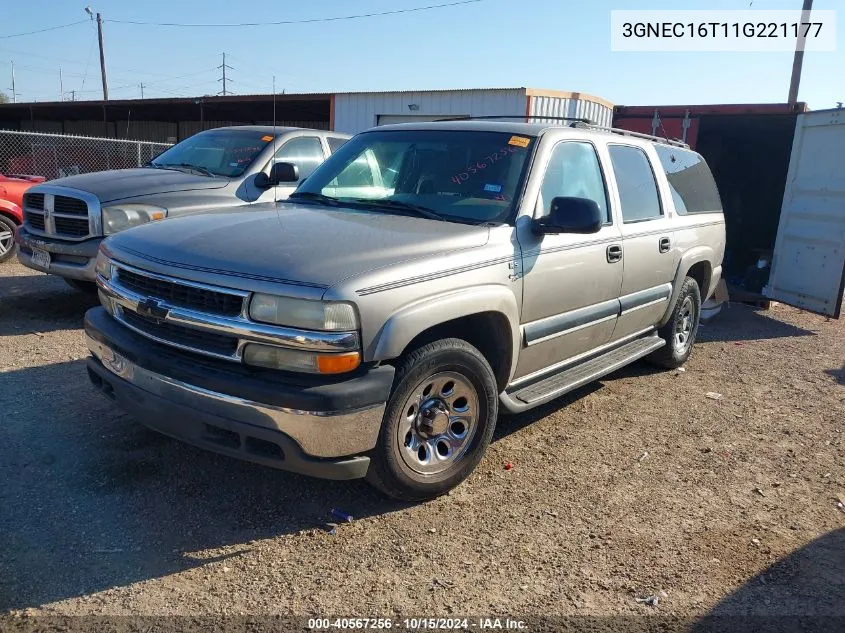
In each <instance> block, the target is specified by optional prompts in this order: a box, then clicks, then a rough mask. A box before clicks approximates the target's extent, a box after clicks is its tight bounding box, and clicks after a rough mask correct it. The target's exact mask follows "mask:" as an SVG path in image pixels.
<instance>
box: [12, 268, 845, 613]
mask: <svg viewBox="0 0 845 633" xmlns="http://www.w3.org/2000/svg"><path fill="white" fill-rule="evenodd" d="M94 303H95V300H94V299H93V298H91V297H86V296H83V295H81V294H78V293H76V292H74V291H72V290H70V289H69V288H68V287H66V286H65V284H64V283H63V282H62V281H61V280H60V279H58V278H55V277H48V276H45V275H41V274H37V273H34V272H33V271H30V270H28V269H26V268H23V267H22V266H20V265H19V264H17V263H6V264H4V265H2V266H0V403H2V424H0V484H2V486H0V613H2V612H6V611H12V612H13V613H15V614H19V613H28V614H62V615H80V614H115V615H117V614H129V613H140V614H151V615H161V614H183V615H201V614H231V615H236V614H265V613H274V614H296V615H305V614H314V615H329V614H331V615H340V616H346V615H360V616H374V615H382V616H394V615H399V614H403V615H411V614H415V615H426V616H446V615H449V614H464V615H471V614H475V615H485V614H500V615H507V614H523V615H538V614H544V615H550V614H551V615H571V614H591V615H619V614H652V615H653V614H664V615H665V614H672V615H677V616H682V617H688V616H701V615H704V614H707V613H717V614H718V613H727V614H730V613H769V614H777V613H792V614H795V613H836V614H839V615H843V616H845V574H843V573H842V569H845V511H843V509H840V508H839V507H837V498H838V499H841V502H842V503H843V504H845V445H843V439H845V436H844V435H843V430H845V368H843V359H845V322H837V321H830V320H826V319H824V318H822V317H818V316H815V315H811V314H807V313H803V312H800V311H798V310H795V309H792V308H790V307H786V306H781V305H775V306H773V307H772V309H771V310H769V311H755V310H752V309H750V308H748V307H746V306H741V305H733V306H730V307H729V308H728V309H725V310H723V312H722V314H721V315H719V316H718V317H717V319H716V320H714V321H713V322H711V323H710V324H708V325H706V326H705V327H704V328H703V329H702V331H701V335H700V343H699V344H698V345H697V346H696V349H695V352H694V354H693V356H692V359H691V360H690V362H689V363H688V364H687V367H686V371H684V372H658V371H655V370H653V369H652V368H650V367H649V366H648V365H645V364H642V363H638V364H636V365H634V366H632V367H630V368H628V369H626V370H624V371H622V372H618V373H616V374H614V375H612V376H610V377H609V378H607V379H605V380H603V381H601V382H599V383H596V384H595V385H592V386H590V387H589V388H586V389H582V390H580V391H578V392H577V393H575V394H571V395H570V396H567V397H565V398H562V399H560V400H558V401H555V402H554V403H551V404H550V405H547V406H545V407H543V408H541V409H540V410H537V411H533V412H530V413H528V414H526V415H521V416H517V417H506V418H504V419H502V420H501V421H500V423H499V426H498V429H497V434H496V439H495V441H494V443H493V445H492V446H491V448H490V450H489V451H488V453H487V456H486V457H485V459H484V460H483V462H482V463H481V465H480V466H479V468H478V469H477V471H476V472H475V473H474V474H473V475H472V476H471V477H470V479H469V480H468V481H467V482H466V483H464V484H463V485H462V486H460V487H459V488H458V489H457V490H455V491H453V492H452V494H450V495H448V496H445V497H442V498H440V499H438V500H436V501H432V502H429V503H425V504H417V505H399V504H396V503H393V502H389V501H386V500H384V499H382V498H381V497H380V496H379V495H378V494H377V493H375V492H374V491H372V490H371V489H370V488H369V487H367V486H366V485H365V484H364V483H362V482H328V481H319V480H313V479H308V478H305V477H299V476H295V475H290V474H287V473H283V472H278V471H274V470H270V469H266V468H263V467H258V466H253V465H250V464H246V463H242V462H238V461H235V460H232V459H228V458H224V457H219V456H217V455H214V454H211V453H207V452H203V451H201V450H199V449H195V448H192V447H190V446H186V445H183V444H180V443H178V442H176V441H174V440H170V439H168V438H165V437H163V436H160V435H158V434H156V433H154V432H152V431H148V430H146V429H145V428H143V427H141V426H140V425H138V424H136V423H134V422H133V421H132V420H131V419H129V418H128V417H127V416H125V415H123V414H121V413H120V412H118V411H116V410H115V409H113V408H112V406H111V405H110V403H109V402H108V401H107V400H106V399H105V398H103V397H102V396H100V395H99V394H98V393H96V392H95V391H94V389H93V388H91V387H89V385H88V379H87V376H86V372H85V367H84V358H85V356H86V354H87V351H86V349H85V345H84V342H83V338H82V333H81V329H80V327H81V322H82V315H83V313H84V312H85V310H86V309H87V308H88V307H90V306H92V305H94ZM708 392H717V393H720V394H722V397H721V399H718V400H716V399H711V398H708V397H706V395H705V394H707V393H708ZM505 462H511V463H512V464H513V468H512V469H510V470H506V469H505V468H504V463H505ZM333 507H336V508H342V509H343V510H345V511H347V512H349V513H351V514H352V515H354V517H355V521H354V522H353V523H350V524H343V525H341V526H339V527H338V529H337V535H336V536H332V535H330V534H329V533H328V532H327V530H326V528H325V523H326V522H327V521H330V520H331V519H330V517H329V510H330V509H331V508H333ZM650 595H654V596H658V597H659V604H657V605H648V604H645V603H642V602H638V601H637V598H643V597H646V596H650Z"/></svg>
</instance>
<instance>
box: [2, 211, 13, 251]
mask: <svg viewBox="0 0 845 633" xmlns="http://www.w3.org/2000/svg"><path fill="white" fill-rule="evenodd" d="M14 254H15V223H14V222H12V221H11V220H10V219H9V218H7V217H5V216H2V215H0V262H5V261H6V260H7V259H10V258H11V257H12V255H14Z"/></svg>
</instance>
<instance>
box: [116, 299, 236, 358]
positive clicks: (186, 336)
mask: <svg viewBox="0 0 845 633" xmlns="http://www.w3.org/2000/svg"><path fill="white" fill-rule="evenodd" d="M119 318H120V320H122V321H123V322H124V323H125V324H126V325H128V326H129V327H132V328H135V329H136V330H139V331H140V332H141V333H142V334H146V335H147V336H149V337H151V338H154V339H159V340H161V341H163V342H167V343H171V344H173V345H177V346H181V347H188V348H190V349H201V350H203V351H205V352H210V353H212V354H218V355H220V356H234V355H235V351H236V350H237V348H238V339H237V338H235V337H234V336H226V335H225V334H214V333H212V332H203V331H202V330H195V329H193V328H187V327H183V326H181V325H174V324H173V323H164V322H162V321H156V320H155V319H148V318H146V317H143V316H141V315H140V314H137V313H136V312H132V311H131V310H121V311H120V317H119Z"/></svg>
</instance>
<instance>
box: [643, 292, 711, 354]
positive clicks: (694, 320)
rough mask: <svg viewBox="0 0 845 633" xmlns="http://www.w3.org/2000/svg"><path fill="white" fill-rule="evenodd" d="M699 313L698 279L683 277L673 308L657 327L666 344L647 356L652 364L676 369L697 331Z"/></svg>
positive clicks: (688, 350)
mask: <svg viewBox="0 0 845 633" xmlns="http://www.w3.org/2000/svg"><path fill="white" fill-rule="evenodd" d="M700 317H701V291H700V290H699V289H698V282H697V281H696V280H695V279H693V278H692V277H687V278H686V279H684V285H683V286H681V292H680V293H678V300H677V302H676V303H675V309H674V310H673V311H672V316H671V317H670V318H669V321H668V323H666V325H664V326H663V327H662V328H660V330H658V331H657V334H658V336H660V338H662V339H663V340H665V341H666V345H664V346H663V347H661V348H660V349H659V350H657V351H656V352H654V353H653V354H651V355H650V356H649V357H648V360H650V361H651V362H653V363H654V364H655V365H660V366H661V367H667V368H669V369H676V368H678V367H680V366H681V365H683V364H684V363H685V362H687V359H688V358H689V357H690V354H691V353H692V345H693V343H695V335H696V334H697V333H698V320H699V318H700Z"/></svg>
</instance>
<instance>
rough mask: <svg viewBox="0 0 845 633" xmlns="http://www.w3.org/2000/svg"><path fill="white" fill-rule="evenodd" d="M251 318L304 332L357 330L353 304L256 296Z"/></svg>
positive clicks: (251, 303) (253, 296) (252, 300)
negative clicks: (300, 329) (299, 329)
mask: <svg viewBox="0 0 845 633" xmlns="http://www.w3.org/2000/svg"><path fill="white" fill-rule="evenodd" d="M249 317H250V318H251V319H253V320H254V321H258V322H260V323H273V324H275V325H286V326H288V327H295V328H302V329H304V330H328V331H349V330H357V329H358V317H357V316H356V314H355V308H354V307H353V306H352V304H351V303H327V302H324V301H311V300H309V299H292V298H290V297H277V296H276V295H263V294H254V295H252V299H250V302H249Z"/></svg>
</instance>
